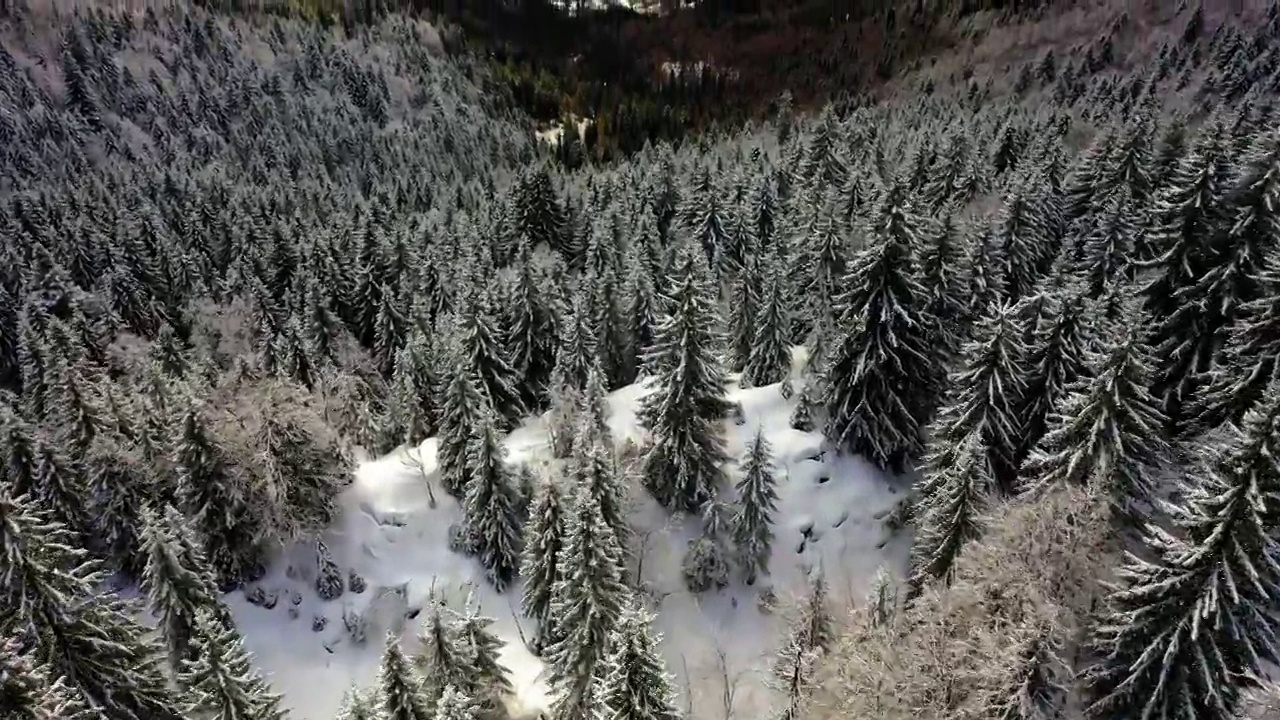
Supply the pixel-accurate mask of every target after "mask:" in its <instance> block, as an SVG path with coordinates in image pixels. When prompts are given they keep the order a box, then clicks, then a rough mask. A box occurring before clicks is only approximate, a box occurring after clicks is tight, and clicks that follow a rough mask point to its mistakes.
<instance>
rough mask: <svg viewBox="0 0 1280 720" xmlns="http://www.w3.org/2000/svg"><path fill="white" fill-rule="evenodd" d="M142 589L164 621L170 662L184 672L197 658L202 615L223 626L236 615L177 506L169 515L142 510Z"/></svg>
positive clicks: (168, 510)
mask: <svg viewBox="0 0 1280 720" xmlns="http://www.w3.org/2000/svg"><path fill="white" fill-rule="evenodd" d="M142 552H143V553H144V554H145V556H146V566H145V567H144V568H143V571H142V591H143V592H144V593H146V596H147V603H148V604H149V605H150V606H151V612H152V613H154V614H155V615H156V616H158V618H159V620H160V634H161V636H162V637H163V638H164V641H165V644H166V645H168V647H169V661H170V663H172V665H173V667H174V669H175V670H176V669H178V668H179V667H180V665H181V662H182V660H183V659H187V658H190V657H191V643H192V636H193V635H194V633H195V631H196V623H197V622H198V621H199V619H200V614H201V613H202V612H210V613H212V614H213V615H214V617H216V618H217V619H218V621H219V622H220V623H222V624H224V625H225V624H229V622H230V615H229V614H228V613H227V611H226V608H225V607H223V605H222V601H221V600H220V599H219V597H218V588H217V586H216V585H215V584H214V582H213V576H212V572H211V571H210V570H209V567H208V565H207V564H206V563H205V560H204V553H202V552H201V551H200V548H199V547H198V546H197V545H196V543H195V541H194V539H193V538H192V537H191V534H190V532H189V531H188V530H187V528H186V519H185V518H183V517H182V516H181V515H179V514H178V511H177V510H175V509H173V507H172V506H166V507H165V508H164V510H163V515H162V514H161V513H158V512H156V511H155V510H153V509H151V508H144V509H143V511H142Z"/></svg>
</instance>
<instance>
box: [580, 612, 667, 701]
mask: <svg viewBox="0 0 1280 720" xmlns="http://www.w3.org/2000/svg"><path fill="white" fill-rule="evenodd" d="M652 623H653V619H652V617H651V616H650V615H649V614H648V613H646V612H645V611H644V610H643V609H642V608H640V607H639V606H637V605H634V604H633V605H632V606H630V607H628V608H626V609H625V610H624V611H623V612H622V615H621V616H619V618H618V622H617V625H616V626H615V627H614V630H613V633H612V635H611V637H610V639H609V650H608V652H607V653H606V655H605V656H604V657H603V658H602V661H601V667H600V670H599V676H598V677H599V678H600V680H599V685H598V686H597V688H596V689H595V692H594V695H593V702H594V703H596V704H597V705H598V707H599V709H600V710H601V711H603V712H602V713H601V714H602V715H603V717H606V718H610V719H611V720H677V719H678V718H679V717H680V713H679V711H678V710H677V709H676V707H675V688H674V686H673V683H672V678H671V676H670V675H668V674H667V672H666V669H665V668H664V667H663V664H662V658H661V656H660V655H659V654H658V643H659V642H661V640H662V638H661V636H660V635H655V634H654V633H653V631H652V630H651V626H652Z"/></svg>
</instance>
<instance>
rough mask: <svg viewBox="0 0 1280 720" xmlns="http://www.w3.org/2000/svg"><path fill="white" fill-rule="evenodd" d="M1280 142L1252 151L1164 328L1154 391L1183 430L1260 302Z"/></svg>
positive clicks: (1279, 192) (1279, 179)
mask: <svg viewBox="0 0 1280 720" xmlns="http://www.w3.org/2000/svg"><path fill="white" fill-rule="evenodd" d="M1278 167H1280V139H1275V138H1272V139H1269V140H1265V141H1262V142H1260V143H1259V144H1258V145H1257V146H1256V147H1254V148H1252V149H1251V150H1250V152H1249V154H1248V157H1247V158H1246V161H1245V166H1244V167H1243V168H1242V169H1241V171H1240V172H1239V173H1238V174H1237V175H1236V176H1235V177H1233V178H1232V181H1231V188H1232V189H1231V190H1230V192H1229V193H1228V200H1227V206H1228V207H1227V210H1226V218H1227V220H1226V223H1225V224H1224V225H1223V226H1222V228H1221V231H1220V232H1217V233H1214V234H1213V236H1212V237H1213V240H1212V241H1211V243H1210V245H1209V247H1208V248H1207V252H1206V255H1207V262H1206V264H1205V266H1204V267H1203V269H1202V272H1201V274H1200V275H1199V276H1198V277H1197V278H1196V279H1195V280H1194V282H1193V283H1192V284H1189V285H1186V286H1184V287H1182V288H1180V289H1178V290H1177V291H1176V292H1175V300H1176V302H1177V305H1178V307H1177V309H1176V310H1174V311H1173V312H1172V314H1170V315H1169V316H1168V318H1167V319H1166V320H1165V321H1164V323H1163V324H1162V325H1161V326H1160V328H1159V337H1160V338H1161V341H1160V343H1159V344H1158V345H1157V346H1156V348H1155V350H1156V356H1157V357H1158V358H1160V359H1161V365H1160V367H1159V368H1158V369H1157V373H1156V379H1155V385H1154V390H1155V392H1156V394H1157V395H1158V396H1159V397H1161V398H1162V399H1163V403H1164V410H1165V413H1166V415H1168V416H1169V417H1168V419H1169V423H1170V426H1171V427H1172V429H1174V430H1175V431H1182V430H1187V429H1188V428H1183V427H1182V424H1183V417H1182V414H1183V412H1182V411H1183V409H1184V408H1186V407H1189V406H1190V400H1191V398H1192V397H1194V395H1195V393H1196V392H1197V390H1198V386H1199V385H1200V384H1201V383H1202V382H1203V380H1204V379H1205V375H1204V373H1205V371H1206V370H1208V369H1209V368H1210V367H1211V366H1212V364H1213V363H1215V362H1221V360H1222V357H1221V354H1222V348H1223V346H1224V345H1225V342H1226V338H1227V333H1228V332H1229V328H1230V327H1231V324H1232V323H1234V322H1235V320H1236V319H1237V317H1238V315H1239V313H1240V308H1241V306H1242V305H1244V304H1245V303H1248V302H1250V301H1252V300H1255V299H1257V298H1258V297H1259V296H1260V295H1261V294H1262V293H1263V291H1264V290H1265V288H1264V286H1263V285H1262V282H1261V280H1262V278H1261V276H1262V273H1263V266H1262V263H1263V258H1264V257H1265V255H1266V254H1267V252H1268V251H1269V250H1270V249H1271V248H1273V247H1275V246H1276V245H1277V241H1276V232H1275V227H1276V224H1277V222H1280V219H1278V217H1277V215H1278V213H1280V202H1278V201H1277V197H1278V196H1280V171H1278V170H1277V168H1278Z"/></svg>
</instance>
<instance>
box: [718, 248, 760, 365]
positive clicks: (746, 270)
mask: <svg viewBox="0 0 1280 720" xmlns="http://www.w3.org/2000/svg"><path fill="white" fill-rule="evenodd" d="M760 274H761V270H760V263H759V261H758V260H754V259H752V260H748V261H747V263H746V265H745V266H744V267H742V269H741V270H740V271H739V272H738V273H737V274H736V275H734V276H733V277H732V278H731V279H730V286H731V292H730V295H729V363H728V366H727V369H728V370H729V371H730V372H741V371H742V369H743V368H744V367H746V364H747V360H748V359H749V358H750V356H751V350H752V341H753V340H754V339H755V333H756V323H757V318H758V317H759V315H760V310H761V305H762V295H763V292H762V288H761V284H762V282H761V277H760Z"/></svg>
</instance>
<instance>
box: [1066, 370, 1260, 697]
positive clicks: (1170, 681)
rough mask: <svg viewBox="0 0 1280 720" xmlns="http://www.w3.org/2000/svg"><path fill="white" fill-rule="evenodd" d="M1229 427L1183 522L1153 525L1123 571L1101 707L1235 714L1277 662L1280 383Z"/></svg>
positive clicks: (1112, 613)
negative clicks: (1171, 526)
mask: <svg viewBox="0 0 1280 720" xmlns="http://www.w3.org/2000/svg"><path fill="white" fill-rule="evenodd" d="M1225 430H1226V433H1227V437H1226V438H1225V440H1226V442H1225V443H1223V442H1212V443H1211V444H1205V445H1204V446H1203V447H1201V448H1199V449H1198V450H1199V451H1198V453H1197V454H1199V455H1200V456H1201V457H1202V458H1203V460H1202V464H1201V465H1199V466H1197V467H1194V468H1192V469H1191V470H1190V471H1189V472H1188V473H1187V475H1186V479H1185V482H1186V485H1185V486H1184V487H1185V488H1186V496H1185V500H1184V501H1183V502H1182V503H1181V504H1179V505H1176V506H1170V508H1169V509H1170V511H1171V512H1172V513H1173V519H1174V521H1175V522H1176V524H1177V528H1178V531H1179V532H1178V533H1177V534H1174V533H1172V532H1169V531H1166V530H1165V529H1163V528H1161V527H1160V526H1157V525H1154V524H1152V525H1148V526H1147V528H1146V531H1145V533H1144V538H1145V541H1146V546H1147V549H1148V550H1149V559H1148V557H1147V556H1144V555H1138V554H1132V555H1129V556H1128V557H1127V559H1126V561H1125V564H1124V566H1123V568H1122V569H1121V571H1120V578H1119V579H1120V583H1119V585H1118V587H1117V588H1116V589H1115V590H1114V591H1113V592H1112V594H1111V595H1110V597H1109V598H1108V601H1107V603H1106V612H1105V614H1104V615H1103V617H1102V618H1101V620H1100V622H1099V624H1098V626H1097V627H1096V628H1095V630H1094V646H1095V648H1096V650H1097V651H1098V653H1099V660H1098V661H1097V663H1096V664H1095V665H1094V666H1092V667H1091V668H1089V670H1088V672H1087V673H1086V674H1085V676H1084V677H1085V679H1086V681H1087V686H1088V690H1089V694H1090V699H1091V700H1092V704H1091V705H1090V706H1089V707H1088V712H1089V714H1090V715H1091V716H1093V717H1139V716H1141V717H1152V718H1189V717H1197V718H1223V719H1224V720H1225V719H1226V718H1232V717H1235V713H1236V711H1237V710H1238V709H1239V706H1240V702H1241V694H1242V691H1243V690H1244V689H1245V687H1246V685H1247V684H1248V683H1249V682H1250V678H1256V677H1262V675H1261V673H1263V672H1265V671H1264V670H1263V667H1264V666H1265V665H1267V664H1270V663H1274V662H1275V661H1276V656H1277V652H1276V645H1275V641H1274V639H1275V637H1276V633H1277V630H1278V628H1277V620H1276V619H1275V617H1274V616H1273V615H1272V614H1271V613H1269V612H1268V611H1267V610H1266V608H1268V607H1273V606H1274V605H1275V603H1276V602H1277V601H1280V590H1277V588H1280V562H1278V561H1277V558H1280V547H1277V545H1276V539H1275V538H1276V519H1277V518H1278V517H1280V515H1278V514H1277V513H1276V498H1277V497H1280V466H1278V465H1277V462H1276V458H1277V457H1280V454H1277V453H1278V451H1280V447H1276V444H1277V439H1278V438H1280V386H1276V385H1272V386H1271V387H1270V388H1268V390H1267V393H1266V398H1265V399H1264V401H1263V402H1262V403H1261V405H1260V407H1259V408H1258V409H1256V410H1254V411H1251V412H1250V413H1249V414H1248V415H1246V417H1245V420H1244V423H1243V428H1241V429H1236V428H1235V427H1233V426H1226V428H1225ZM1215 440H1221V438H1217V439H1215Z"/></svg>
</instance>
